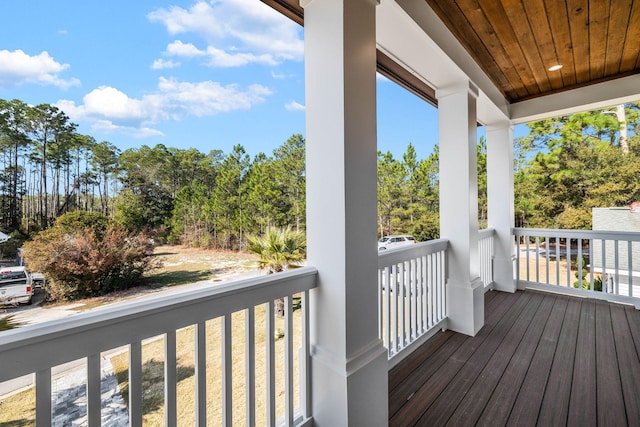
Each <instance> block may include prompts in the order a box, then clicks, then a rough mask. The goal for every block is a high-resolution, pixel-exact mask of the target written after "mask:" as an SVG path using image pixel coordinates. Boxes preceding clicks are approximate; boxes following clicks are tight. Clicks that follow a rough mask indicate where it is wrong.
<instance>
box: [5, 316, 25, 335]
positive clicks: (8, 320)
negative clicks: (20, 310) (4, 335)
mask: <svg viewBox="0 0 640 427" xmlns="http://www.w3.org/2000/svg"><path fill="white" fill-rule="evenodd" d="M21 324H22V323H21V322H19V321H18V320H16V319H15V315H14V314H9V315H6V316H4V317H0V331H8V330H9V329H15V328H18V327H20V325H21Z"/></svg>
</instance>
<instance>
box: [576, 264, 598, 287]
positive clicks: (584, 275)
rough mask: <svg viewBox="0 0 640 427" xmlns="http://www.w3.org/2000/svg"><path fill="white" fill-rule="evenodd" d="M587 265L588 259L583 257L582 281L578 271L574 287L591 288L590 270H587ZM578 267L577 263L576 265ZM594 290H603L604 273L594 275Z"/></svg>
mask: <svg viewBox="0 0 640 427" xmlns="http://www.w3.org/2000/svg"><path fill="white" fill-rule="evenodd" d="M586 265H587V261H586V260H585V259H584V258H582V266H583V267H582V283H580V280H579V279H580V277H579V275H578V272H577V271H576V273H575V275H576V279H578V280H576V281H575V282H573V287H574V288H582V289H585V290H587V291H588V290H591V280H590V278H589V272H587V269H586V268H585V266H586ZM576 267H577V265H576ZM593 290H594V291H598V292H601V291H602V275H597V276H596V275H594V277H593Z"/></svg>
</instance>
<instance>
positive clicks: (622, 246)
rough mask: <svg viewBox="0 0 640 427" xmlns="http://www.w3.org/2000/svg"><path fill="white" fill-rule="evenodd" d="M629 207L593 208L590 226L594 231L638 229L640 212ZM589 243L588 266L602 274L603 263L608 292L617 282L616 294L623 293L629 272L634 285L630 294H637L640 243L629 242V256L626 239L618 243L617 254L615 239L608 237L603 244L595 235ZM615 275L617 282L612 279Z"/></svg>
mask: <svg viewBox="0 0 640 427" xmlns="http://www.w3.org/2000/svg"><path fill="white" fill-rule="evenodd" d="M632 207H633V205H632ZM632 207H622V208H593V209H592V211H591V214H592V222H593V225H592V229H593V230H594V231H613V232H629V231H630V232H640V211H639V210H637V209H632ZM592 245H593V248H592V253H591V254H592V259H591V265H592V266H593V271H594V272H596V273H602V271H603V268H602V266H603V265H604V266H605V273H606V276H607V286H608V291H609V292H611V291H613V289H612V288H611V286H613V284H614V283H615V282H617V283H618V285H619V286H620V289H619V293H622V294H626V293H627V292H628V289H629V288H628V285H629V272H630V271H631V275H632V277H633V280H632V282H633V283H634V284H635V285H636V286H634V289H633V296H637V297H640V242H632V243H631V257H629V243H628V242H626V241H625V242H618V243H617V254H616V242H615V239H612V238H611V237H607V240H606V242H605V243H604V245H603V243H602V240H599V239H597V238H596V239H594V240H593V243H592ZM603 246H604V254H603ZM616 275H617V277H618V280H617V281H616V280H615V277H616ZM623 288H624V289H623ZM616 293H617V292H616Z"/></svg>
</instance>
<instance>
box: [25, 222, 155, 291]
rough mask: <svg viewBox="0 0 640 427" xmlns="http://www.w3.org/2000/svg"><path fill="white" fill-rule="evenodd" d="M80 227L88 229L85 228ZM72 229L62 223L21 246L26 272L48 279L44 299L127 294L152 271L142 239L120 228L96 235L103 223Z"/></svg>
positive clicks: (147, 246)
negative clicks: (122, 291) (119, 291)
mask: <svg viewBox="0 0 640 427" xmlns="http://www.w3.org/2000/svg"><path fill="white" fill-rule="evenodd" d="M84 225H87V224H86V223H85V224H84ZM92 225H96V226H97V231H96V230H94V229H91V228H84V229H76V230H73V228H74V227H70V226H69V223H67V222H63V223H62V224H59V223H57V222H56V225H54V226H53V227H51V228H49V229H47V230H45V231H43V232H42V233H40V234H38V235H37V236H36V237H35V238H34V239H33V240H32V241H31V242H28V243H27V244H25V247H24V249H25V251H24V256H25V260H26V262H27V264H28V265H29V268H30V269H32V270H34V271H40V272H42V273H44V274H45V276H46V277H47V282H46V285H45V290H46V292H47V297H48V299H49V300H73V299H78V298H85V297H89V296H95V295H101V294H104V293H106V292H110V291H114V290H121V289H127V288H129V287H132V286H134V285H137V284H139V283H140V281H141V279H142V275H143V273H144V272H145V271H146V270H148V269H149V268H150V267H151V259H152V258H151V252H152V249H153V245H152V242H151V240H150V239H149V238H148V237H147V236H146V235H145V234H144V233H141V234H137V235H134V234H131V233H130V232H128V231H126V230H125V229H124V228H123V227H121V226H119V225H110V226H108V227H106V228H105V229H104V231H101V228H102V221H95V222H92Z"/></svg>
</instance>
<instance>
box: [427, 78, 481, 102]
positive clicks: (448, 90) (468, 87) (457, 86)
mask: <svg viewBox="0 0 640 427" xmlns="http://www.w3.org/2000/svg"><path fill="white" fill-rule="evenodd" d="M465 91H466V92H467V93H468V94H469V95H472V96H473V97H474V98H476V99H478V96H480V90H479V89H478V86H476V85H475V84H473V82H472V81H471V80H465V81H461V82H457V83H454V84H452V85H449V86H444V87H441V88H438V89H436V98H437V99H442V98H446V97H447V96H451V95H455V94H459V93H462V92H465Z"/></svg>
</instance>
